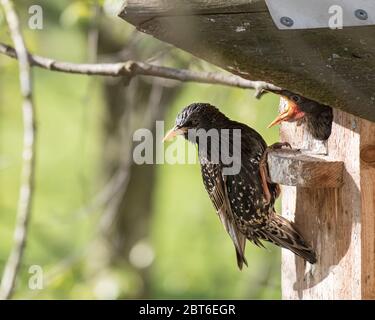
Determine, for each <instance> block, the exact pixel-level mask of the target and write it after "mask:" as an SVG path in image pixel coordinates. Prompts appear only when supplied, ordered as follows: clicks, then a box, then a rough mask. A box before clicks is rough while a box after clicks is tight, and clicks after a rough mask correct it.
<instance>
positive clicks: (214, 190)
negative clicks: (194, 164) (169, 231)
mask: <svg viewBox="0 0 375 320" xmlns="http://www.w3.org/2000/svg"><path fill="white" fill-rule="evenodd" d="M201 164H202V175H203V181H204V185H205V187H206V190H207V192H208V194H209V196H210V199H211V201H212V203H213V204H214V206H215V208H216V211H217V213H218V215H219V218H220V220H221V222H222V224H223V225H224V228H225V230H226V231H227V232H228V234H229V235H230V237H231V239H232V241H233V244H234V247H235V249H236V256H237V264H238V267H239V268H240V269H242V267H243V264H245V265H246V266H247V261H246V258H245V245H246V236H245V235H244V234H242V233H241V232H240V231H239V230H238V228H237V225H236V222H235V220H234V216H233V213H232V210H231V207H230V204H229V201H228V195H227V191H226V182H225V179H226V177H224V176H223V175H222V173H221V172H222V171H221V167H220V165H218V164H212V163H209V162H206V163H201Z"/></svg>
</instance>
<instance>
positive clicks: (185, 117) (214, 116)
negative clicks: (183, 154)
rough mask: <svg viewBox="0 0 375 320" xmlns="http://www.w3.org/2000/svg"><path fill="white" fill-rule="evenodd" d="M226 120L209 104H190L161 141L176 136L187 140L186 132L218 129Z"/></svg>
mask: <svg viewBox="0 0 375 320" xmlns="http://www.w3.org/2000/svg"><path fill="white" fill-rule="evenodd" d="M226 120H228V118H227V117H226V116H225V115H224V114H222V113H221V112H220V111H219V110H218V109H217V108H216V107H214V106H212V105H210V104H209V103H192V104H190V105H189V106H187V107H185V108H184V109H183V110H182V111H181V112H180V113H179V114H178V115H177V118H176V122H175V126H174V127H173V128H172V129H171V130H169V132H168V133H167V134H166V135H165V137H164V139H163V141H165V140H171V139H172V138H174V137H175V136H177V135H184V136H185V138H187V132H188V130H199V129H204V130H210V129H212V128H220V126H221V124H222V123H225V121H226Z"/></svg>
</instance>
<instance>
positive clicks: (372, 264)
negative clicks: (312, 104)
mask: <svg viewBox="0 0 375 320" xmlns="http://www.w3.org/2000/svg"><path fill="white" fill-rule="evenodd" d="M360 129H361V142H360V157H361V162H360V168H361V184H360V186H361V201H362V219H361V225H362V234H361V241H362V248H361V249H362V257H361V258H362V261H361V263H362V297H363V298H365V299H375V166H374V150H375V125H374V123H371V122H369V121H366V120H361V122H360Z"/></svg>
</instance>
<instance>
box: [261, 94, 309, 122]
mask: <svg viewBox="0 0 375 320" xmlns="http://www.w3.org/2000/svg"><path fill="white" fill-rule="evenodd" d="M281 99H282V100H284V101H281V103H283V102H284V103H286V108H285V110H284V111H283V112H281V113H280V114H279V115H278V116H277V117H276V119H275V120H273V121H272V122H271V123H270V124H269V125H268V127H267V128H271V127H273V126H274V125H276V124H279V123H281V122H283V121H289V122H293V121H296V120H298V119H301V118H303V117H304V116H305V113H304V112H303V111H302V110H301V109H300V108H299V106H298V105H297V104H296V103H295V102H293V101H291V100H289V99H288V98H286V97H284V96H282V97H281Z"/></svg>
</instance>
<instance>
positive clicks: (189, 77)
mask: <svg viewBox="0 0 375 320" xmlns="http://www.w3.org/2000/svg"><path fill="white" fill-rule="evenodd" d="M0 53H2V54H5V55H7V56H9V57H11V58H15V59H17V53H16V50H14V49H13V48H12V47H10V46H8V45H6V44H3V43H0ZM29 62H30V65H32V66H36V67H40V68H43V69H48V70H53V71H58V72H67V73H75V74H85V75H101V76H113V77H119V76H127V77H133V76H136V75H143V76H152V77H159V78H166V79H173V80H178V81H182V82H199V83H211V84H221V85H225V86H230V87H237V88H242V89H255V96H256V97H257V98H259V97H260V96H261V95H262V93H264V92H265V91H267V90H273V91H279V90H281V88H280V87H277V86H275V85H273V84H271V83H267V82H264V81H252V80H247V79H244V78H241V77H239V76H236V75H231V74H228V75H227V74H223V73H216V72H197V71H191V70H184V69H174V68H169V67H162V66H157V65H153V64H150V63H146V62H139V61H131V60H129V61H126V62H120V63H96V64H93V63H83V64H80V63H71V62H63V61H56V60H53V59H50V58H46V57H41V56H37V55H32V54H29Z"/></svg>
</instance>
